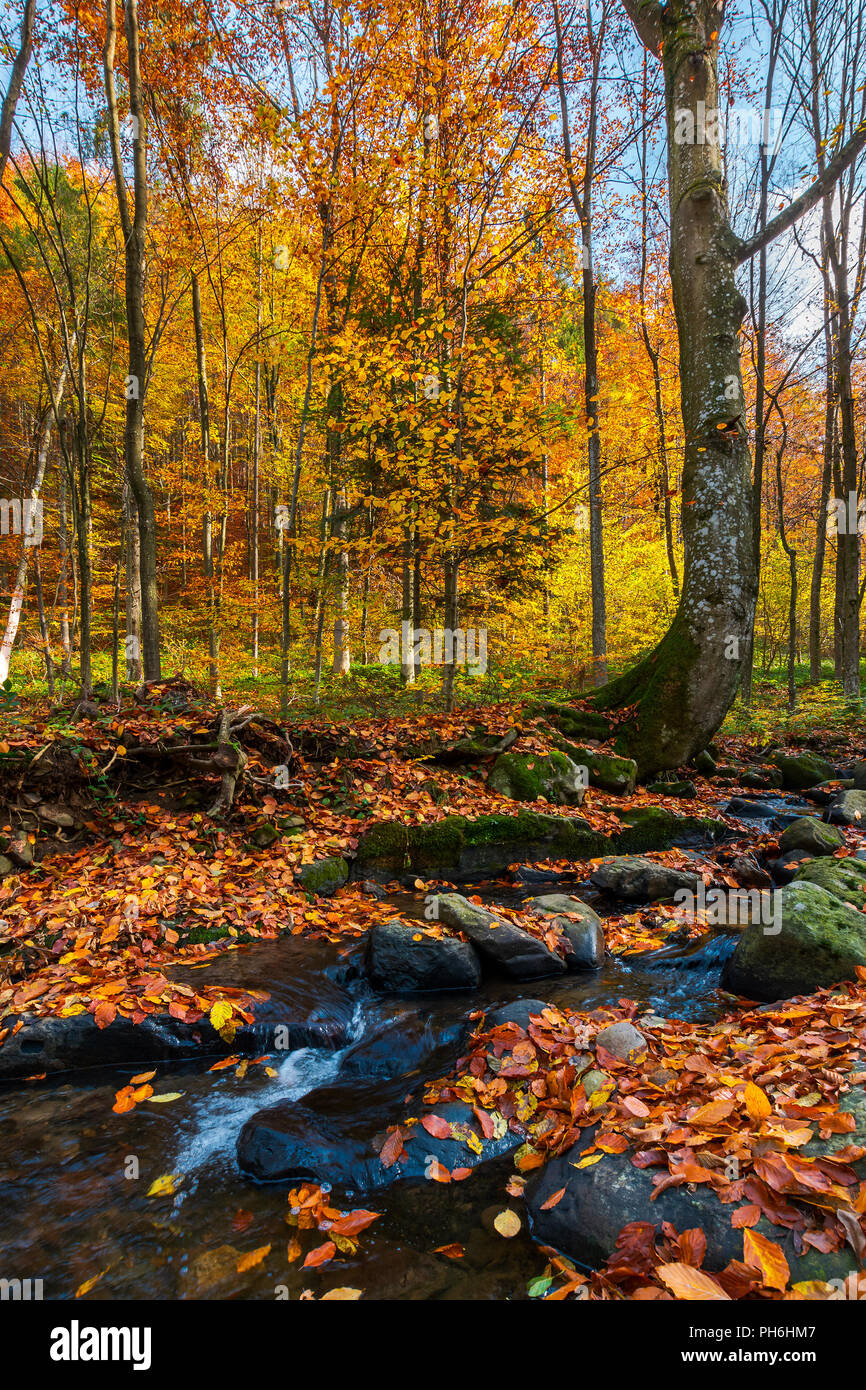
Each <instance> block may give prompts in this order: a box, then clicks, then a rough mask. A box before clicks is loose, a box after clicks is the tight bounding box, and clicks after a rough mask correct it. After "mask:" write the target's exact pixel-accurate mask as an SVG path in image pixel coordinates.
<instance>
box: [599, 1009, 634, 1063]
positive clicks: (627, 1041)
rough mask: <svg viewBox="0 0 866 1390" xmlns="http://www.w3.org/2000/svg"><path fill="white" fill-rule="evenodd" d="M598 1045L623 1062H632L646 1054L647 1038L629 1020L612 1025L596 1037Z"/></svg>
mask: <svg viewBox="0 0 866 1390" xmlns="http://www.w3.org/2000/svg"><path fill="white" fill-rule="evenodd" d="M595 1041H596V1045H598V1046H601V1047H603V1048H604V1049H605V1051H606V1052H610V1053H612V1055H613V1056H614V1057H618V1058H619V1059H620V1061H622V1062H632V1061H634V1060H635V1059H636V1058H637V1057H641V1056H642V1055H643V1054H644V1053H645V1052H646V1038H645V1037H644V1035H643V1033H641V1032H639V1031H638V1029H637V1028H635V1026H634V1024H633V1023H629V1022H628V1020H627V1019H624V1018H623V1019H620V1021H619V1022H618V1023H611V1024H610V1026H609V1027H607V1028H602V1030H601V1032H599V1033H596V1035H595Z"/></svg>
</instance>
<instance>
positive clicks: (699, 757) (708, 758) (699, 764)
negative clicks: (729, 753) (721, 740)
mask: <svg viewBox="0 0 866 1390" xmlns="http://www.w3.org/2000/svg"><path fill="white" fill-rule="evenodd" d="M692 767H693V768H694V769H695V771H696V772H699V773H700V774H701V776H702V777H712V775H713V773H714V772H715V770H716V760H715V758H714V757H713V755H712V753H709V752H708V751H707V749H706V748H705V749H704V750H703V752H701V753H696V754H695V756H694V757H693V758H692Z"/></svg>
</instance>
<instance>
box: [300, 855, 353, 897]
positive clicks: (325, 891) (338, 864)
mask: <svg viewBox="0 0 866 1390" xmlns="http://www.w3.org/2000/svg"><path fill="white" fill-rule="evenodd" d="M348 877H349V866H348V864H347V863H346V861H345V859H343V857H342V855H339V854H334V855H330V856H329V857H328V858H327V859H316V860H314V861H313V863H312V864H305V865H304V866H303V868H302V869H301V870H300V872H299V873H298V882H299V883H300V885H301V887H302V888H304V889H305V890H306V892H308V893H316V894H317V895H318V896H319V897H320V898H329V897H330V896H331V894H332V893H336V891H337V889H338V888H342V886H343V884H344V883H345V882H346V881H347V879H348Z"/></svg>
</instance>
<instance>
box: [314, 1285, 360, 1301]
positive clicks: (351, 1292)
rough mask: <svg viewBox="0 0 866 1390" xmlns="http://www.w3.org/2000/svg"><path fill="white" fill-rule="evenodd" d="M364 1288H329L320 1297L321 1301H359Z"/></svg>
mask: <svg viewBox="0 0 866 1390" xmlns="http://www.w3.org/2000/svg"><path fill="white" fill-rule="evenodd" d="M362 1293H363V1289H345V1288H340V1289H328V1292H327V1293H323V1294H322V1297H321V1298H320V1299H319V1302H320V1303H328V1302H331V1303H357V1301H358V1299H359V1298H360V1297H361V1294H362Z"/></svg>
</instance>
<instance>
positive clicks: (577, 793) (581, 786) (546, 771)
mask: <svg viewBox="0 0 866 1390" xmlns="http://www.w3.org/2000/svg"><path fill="white" fill-rule="evenodd" d="M487 785H488V787H489V788H490V790H491V791H494V792H498V793H499V795H500V796H507V797H510V798H511V800H512V801H539V800H541V799H542V798H543V799H544V800H545V801H549V802H551V803H552V804H553V805H554V806H579V805H580V803H581V801H582V800H583V797H584V793H585V792H586V780H585V775H584V773H583V772H582V771H581V768H580V767H579V766H578V765H577V763H575V762H573V761H572V759H571V758H570V757H568V755H567V754H566V753H561V752H559V751H558V750H553V751H551V752H550V753H547V754H546V755H542V754H539V753H501V754H500V755H499V757H498V758H497V759H496V762H495V763H494V764H493V766H492V768H491V769H490V773H489V775H488V778H487Z"/></svg>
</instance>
